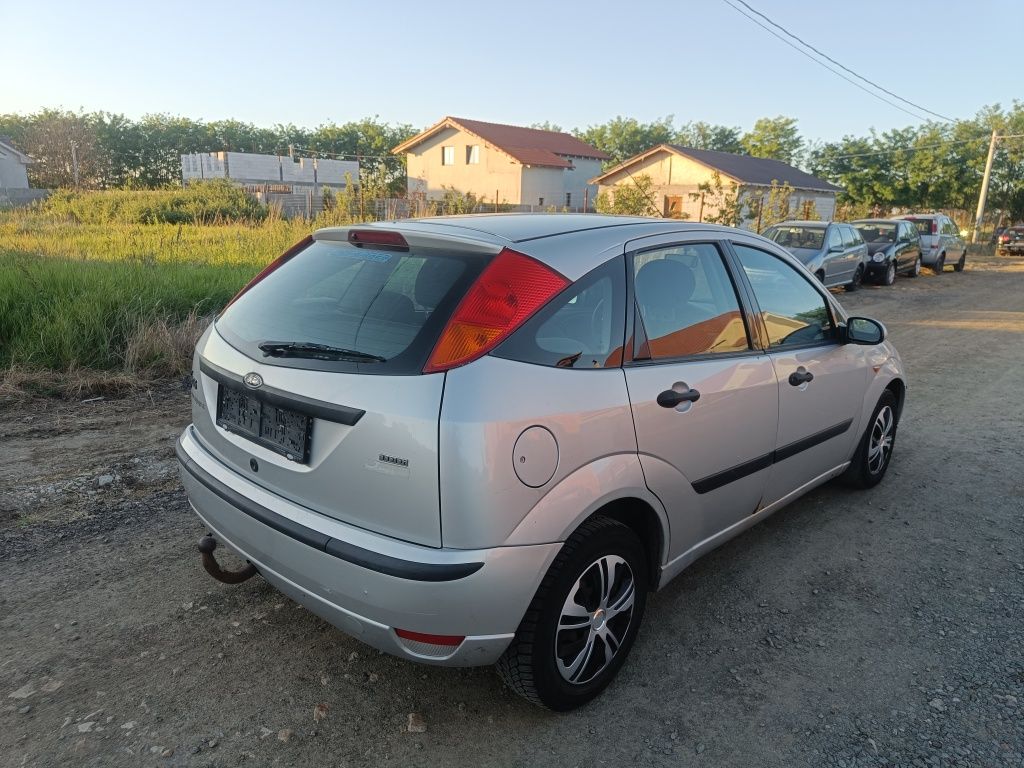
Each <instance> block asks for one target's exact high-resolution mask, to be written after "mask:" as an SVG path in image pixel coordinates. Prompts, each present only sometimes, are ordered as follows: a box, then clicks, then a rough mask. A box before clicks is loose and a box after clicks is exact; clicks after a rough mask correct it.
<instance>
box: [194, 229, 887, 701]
mask: <svg viewBox="0 0 1024 768" xmlns="http://www.w3.org/2000/svg"><path fill="white" fill-rule="evenodd" d="M904 382H905V379H904V373H903V367H902V364H901V362H900V357H899V355H898V354H897V352H896V350H895V349H894V348H893V347H892V346H891V344H890V343H889V342H888V341H886V339H885V329H884V328H883V327H882V326H881V325H880V324H878V323H877V322H875V321H874V320H870V319H867V318H857V317H849V316H847V314H846V312H844V311H843V309H842V307H841V306H840V305H839V304H838V303H837V302H836V301H835V299H834V298H833V297H832V296H831V295H830V294H829V292H828V291H827V290H825V289H824V288H823V287H822V286H821V285H820V283H819V282H818V281H817V280H815V278H814V277H813V276H812V275H811V274H810V273H809V272H808V271H807V270H806V269H805V268H804V267H803V265H801V264H800V263H799V262H798V261H797V260H796V259H794V258H793V257H792V256H791V255H790V254H788V253H787V252H786V251H785V250H783V249H782V248H780V247H779V246H777V245H775V244H774V243H772V242H771V241H769V240H767V239H765V238H762V237H759V236H757V235H753V234H751V233H748V232H742V231H739V230H735V229H727V228H723V227H715V226H712V225H707V224H687V223H682V222H678V221H668V220H655V219H643V218H630V217H609V216H596V215H590V216H588V215H532V214H524V215H508V216H471V217H451V218H436V219H421V220H416V221H403V222H387V223H378V224H369V225H359V226H353V227H345V228H332V229H324V230H320V231H318V232H316V233H315V234H314V235H313V236H312V237H311V238H309V239H307V240H306V241H304V242H302V243H300V244H299V245H298V246H296V247H295V248H293V249H291V250H290V251H289V252H287V253H285V254H284V255H283V256H281V257H280V258H279V259H277V260H276V261H274V262H273V263H271V264H270V265H269V266H268V267H267V268H266V269H265V270H263V271H262V272H261V273H260V274H259V275H257V276H256V278H255V279H253V281H252V282H251V283H249V285H247V286H246V287H245V288H244V289H243V290H242V292H241V293H240V294H239V295H238V296H237V297H235V299H234V300H232V302H231V303H230V304H229V305H228V307H227V308H226V309H225V310H224V311H223V312H222V313H221V314H220V315H219V316H218V317H217V319H216V320H215V322H214V323H213V324H212V325H211V326H210V328H209V329H207V331H206V332H205V334H204V335H203V336H202V338H201V339H200V341H199V343H198V345H197V347H196V353H195V360H194V368H193V372H192V387H193V389H192V419H193V423H192V424H191V425H190V426H189V427H187V428H186V429H185V431H184V433H183V434H182V435H181V438H180V440H179V442H178V445H177V453H178V458H179V460H180V463H181V476H182V480H183V482H184V485H185V487H186V490H187V492H188V496H189V499H190V501H191V504H192V506H193V508H194V509H195V511H196V513H197V514H198V516H199V518H200V520H201V521H202V524H203V526H204V528H205V529H206V530H207V531H208V532H209V533H208V535H207V536H205V537H204V538H203V539H202V541H201V543H200V549H201V551H202V552H203V559H204V565H205V566H206V567H207V570H208V571H210V573H211V574H212V575H214V576H215V577H217V578H219V579H221V580H223V581H227V582H234V581H239V580H241V579H243V578H246V577H248V576H250V575H252V574H254V573H257V572H258V573H259V574H260V575H262V576H263V577H264V578H265V579H266V580H268V581H269V582H270V583H271V584H273V585H274V586H276V587H277V588H278V589H279V590H281V591H282V592H284V593H285V594H286V595H288V596H290V597H291V598H293V599H294V600H296V601H297V602H299V603H301V604H302V605H304V606H306V607H307V608H308V609H310V610H311V611H313V612H314V613H316V614H318V615H319V616H321V617H323V618H324V619H326V620H327V621H329V622H330V623H332V624H333V625H335V626H336V627H338V628H340V629H341V630H343V631H344V632H347V633H348V634H350V635H352V636H353V637H356V638H358V639H359V640H361V641H363V642H365V643H368V644H369V645H371V646H373V647H375V648H378V649H381V650H384V651H386V652H388V653H391V654H395V655H397V656H400V657H403V658H405V659H410V660H414V661H419V662H424V663H431V664H441V665H451V666H468V665H486V664H497V667H498V671H499V672H500V674H501V675H502V677H503V678H504V680H505V681H506V682H507V684H508V685H509V686H510V687H511V688H512V689H513V690H515V691H516V692H518V693H519V694H521V695H523V696H524V697H526V698H527V699H529V700H530V701H532V702H535V703H538V704H541V705H544V706H547V707H550V708H552V709H556V710H566V709H571V708H573V707H576V706H579V705H581V704H583V703H585V702H586V701H588V700H590V699H591V698H593V697H594V696H596V695H597V694H598V693H599V692H600V691H601V690H602V689H604V688H605V686H606V685H608V683H609V682H610V681H611V680H612V678H613V677H614V675H615V674H616V672H617V671H618V669H619V668H620V667H621V666H622V664H623V663H624V662H625V660H626V657H627V654H628V653H629V651H630V648H631V647H632V645H633V642H634V640H635V639H636V636H637V632H638V630H639V628H640V624H641V620H642V618H643V614H644V606H645V602H646V599H647V596H648V594H650V593H651V592H652V591H653V590H656V589H659V588H660V587H662V586H664V585H665V584H667V583H668V582H669V581H670V580H671V579H672V578H673V577H674V576H676V575H678V574H679V573H680V572H681V571H682V570H683V569H684V568H686V567H687V566H689V565H690V564H691V563H693V562H694V561H695V560H696V559H697V558H698V557H700V556H701V555H702V554H704V553H706V552H708V551H710V550H711V549H713V548H715V547H717V546H718V545H720V544H722V543H723V542H725V541H726V540H728V539H730V538H732V537H733V536H735V535H737V534H738V533H740V532H741V531H743V530H745V529H746V528H748V527H750V526H751V525H753V524H755V523H756V522H758V521H760V520H762V519H764V518H765V517H766V516H768V515H770V514H771V513H773V512H774V511H776V510H778V509H779V508H781V507H783V506H784V505H786V504H788V503H789V502H791V501H793V500H794V499H796V498H798V497H799V496H801V495H802V494H804V493H806V492H807V491H809V490H811V489H812V488H815V487H816V486H819V485H821V484H822V483H825V482H827V481H828V480H831V479H832V478H835V477H839V476H843V477H845V478H846V479H847V480H848V481H849V482H851V483H853V484H854V485H857V486H860V487H870V486H873V485H875V484H876V483H878V482H879V481H880V480H881V479H882V478H883V476H884V475H885V472H886V469H887V467H888V465H889V462H890V459H891V456H892V451H893V445H894V440H895V437H896V428H897V424H898V421H899V417H900V412H901V410H902V407H903V402H904V393H905V383H904ZM218 544H220V545H223V546H224V547H225V548H227V549H229V550H231V551H233V552H234V553H236V554H237V555H239V556H240V557H241V558H242V559H244V560H245V561H247V562H248V565H247V566H246V567H245V568H244V569H242V570H241V571H225V570H223V569H222V568H221V567H220V565H219V564H218V563H217V560H216V558H215V556H214V550H215V548H216V547H217V546H218Z"/></svg>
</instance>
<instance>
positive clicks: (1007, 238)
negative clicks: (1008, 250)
mask: <svg viewBox="0 0 1024 768" xmlns="http://www.w3.org/2000/svg"><path fill="white" fill-rule="evenodd" d="M999 242H1000V243H1008V242H1010V236H1009V235H1000V236H999Z"/></svg>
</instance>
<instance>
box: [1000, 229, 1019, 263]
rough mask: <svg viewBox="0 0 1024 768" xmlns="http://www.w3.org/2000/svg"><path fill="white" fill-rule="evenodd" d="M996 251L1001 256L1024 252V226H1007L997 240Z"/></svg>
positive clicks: (1016, 254)
mask: <svg viewBox="0 0 1024 768" xmlns="http://www.w3.org/2000/svg"><path fill="white" fill-rule="evenodd" d="M996 253H998V254H999V255H1000V256H1007V255H1009V254H1011V253H1012V254H1014V255H1015V256H1020V255H1022V254H1024V227H1007V228H1006V229H1005V230H1003V233H1002V234H1001V235H999V239H998V240H997V241H996Z"/></svg>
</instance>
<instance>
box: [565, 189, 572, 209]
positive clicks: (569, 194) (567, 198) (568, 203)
mask: <svg viewBox="0 0 1024 768" xmlns="http://www.w3.org/2000/svg"><path fill="white" fill-rule="evenodd" d="M571 205H572V192H566V193H565V207H566V208H568V207H569V206H571Z"/></svg>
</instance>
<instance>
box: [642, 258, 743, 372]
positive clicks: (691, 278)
mask: <svg viewBox="0 0 1024 768" xmlns="http://www.w3.org/2000/svg"><path fill="white" fill-rule="evenodd" d="M633 270H634V272H633V286H634V291H635V294H636V306H637V310H638V315H639V318H638V319H639V323H640V326H641V327H640V328H639V329H637V333H636V335H637V337H638V340H639V342H640V343H639V344H638V348H637V350H636V358H637V359H645V358H652V359H655V360H658V359H673V358H679V357H687V356H690V355H708V354H717V353H722V352H742V351H744V350H747V349H749V348H750V344H749V341H748V339H747V330H746V326H745V325H744V322H743V315H742V313H741V312H740V304H739V300H738V299H737V297H736V290H735V288H734V287H733V284H732V281H731V280H730V279H729V274H728V272H727V271H726V269H725V264H724V262H723V261H722V256H721V254H720V253H719V251H718V248H717V247H715V246H714V245H713V244H711V243H692V244H685V245H675V246H669V247H667V248H657V249H655V250H651V251H645V252H642V253H638V254H636V255H635V256H634V257H633ZM644 337H646V338H644Z"/></svg>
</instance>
